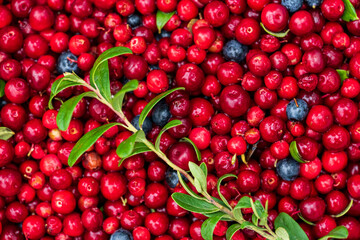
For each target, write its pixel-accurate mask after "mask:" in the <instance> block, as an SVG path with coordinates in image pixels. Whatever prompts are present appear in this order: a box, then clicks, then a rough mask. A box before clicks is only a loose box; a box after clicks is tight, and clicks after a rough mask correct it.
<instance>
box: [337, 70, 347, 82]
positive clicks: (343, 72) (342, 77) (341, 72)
mask: <svg viewBox="0 0 360 240" xmlns="http://www.w3.org/2000/svg"><path fill="white" fill-rule="evenodd" d="M336 71H337V73H338V74H339V76H340V80H341V83H343V82H344V80H345V79H348V78H349V71H346V70H344V69H336Z"/></svg>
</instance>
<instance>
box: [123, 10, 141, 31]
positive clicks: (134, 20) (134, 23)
mask: <svg viewBox="0 0 360 240" xmlns="http://www.w3.org/2000/svg"><path fill="white" fill-rule="evenodd" d="M127 24H129V26H130V27H131V28H136V27H138V26H140V25H141V24H142V20H141V16H140V15H139V14H136V13H134V14H131V15H130V16H129V17H128V19H127Z"/></svg>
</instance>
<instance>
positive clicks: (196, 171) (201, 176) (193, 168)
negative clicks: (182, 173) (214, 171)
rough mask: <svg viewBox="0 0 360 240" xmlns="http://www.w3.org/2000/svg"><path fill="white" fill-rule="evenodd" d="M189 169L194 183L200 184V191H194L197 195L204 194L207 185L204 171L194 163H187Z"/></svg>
mask: <svg viewBox="0 0 360 240" xmlns="http://www.w3.org/2000/svg"><path fill="white" fill-rule="evenodd" d="M189 169H190V172H191V174H192V175H193V176H194V178H195V183H196V181H198V183H199V184H200V189H198V188H196V190H197V191H198V192H199V193H202V192H206V191H207V183H206V176H205V173H204V171H203V170H202V169H201V168H200V167H199V166H198V165H197V164H196V163H193V162H189ZM195 187H196V186H195Z"/></svg>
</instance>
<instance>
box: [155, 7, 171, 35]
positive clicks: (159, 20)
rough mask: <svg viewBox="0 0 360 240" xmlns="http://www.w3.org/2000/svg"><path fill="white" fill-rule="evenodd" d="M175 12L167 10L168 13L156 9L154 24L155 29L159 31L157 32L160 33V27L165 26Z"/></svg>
mask: <svg viewBox="0 0 360 240" xmlns="http://www.w3.org/2000/svg"><path fill="white" fill-rule="evenodd" d="M174 14H175V11H174V12H169V13H165V12H162V11H160V10H158V11H157V13H156V26H157V29H158V31H159V33H161V29H162V28H163V27H164V26H165V24H166V23H167V22H168V21H169V20H170V18H171V17H172V16H173V15H174Z"/></svg>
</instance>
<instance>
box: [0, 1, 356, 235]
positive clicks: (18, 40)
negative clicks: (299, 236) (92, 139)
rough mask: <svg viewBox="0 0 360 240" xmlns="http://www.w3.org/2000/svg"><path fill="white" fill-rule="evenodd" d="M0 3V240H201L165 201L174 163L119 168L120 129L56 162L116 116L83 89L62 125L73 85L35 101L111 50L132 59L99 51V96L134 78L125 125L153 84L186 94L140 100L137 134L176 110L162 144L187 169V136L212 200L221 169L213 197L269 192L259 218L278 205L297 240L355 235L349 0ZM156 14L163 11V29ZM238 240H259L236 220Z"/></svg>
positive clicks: (129, 162)
mask: <svg viewBox="0 0 360 240" xmlns="http://www.w3.org/2000/svg"><path fill="white" fill-rule="evenodd" d="M0 4H1V5H0V79H2V80H3V81H2V80H0V96H2V97H1V99H0V113H1V115H0V126H2V127H6V128H8V129H10V130H11V131H13V132H14V133H15V134H14V136H13V137H11V138H10V139H8V140H0V240H10V239H11V240H22V239H30V240H33V239H41V240H52V239H53V240H70V239H73V240H80V239H84V240H103V239H104V240H105V239H109V238H110V237H111V240H120V239H121V240H130V239H134V240H150V239H155V240H172V239H181V240H190V239H193V240H202V239H203V238H202V236H201V233H200V228H201V224H202V223H203V221H204V220H205V219H206V217H204V216H203V215H201V214H196V213H189V212H188V211H186V210H184V209H182V208H181V207H180V206H179V205H177V204H176V203H175V202H174V200H173V199H172V198H171V197H170V195H171V193H173V192H181V193H186V191H185V190H184V188H183V187H182V186H181V184H179V179H178V177H177V175H176V172H174V171H172V170H171V169H169V167H168V166H167V165H166V164H165V163H164V162H163V161H161V159H159V158H158V157H157V156H156V155H155V154H154V153H152V152H147V153H144V154H138V155H135V156H133V157H130V158H128V159H126V160H125V161H124V162H123V164H122V165H120V166H119V165H118V163H119V161H120V158H119V157H118V156H117V154H116V147H117V146H118V145H119V144H120V143H121V142H123V141H124V140H125V139H127V138H128V137H130V136H131V135H132V133H131V132H129V131H127V130H126V129H124V128H122V127H120V126H115V127H112V128H111V129H109V130H108V131H107V132H105V134H103V136H102V137H100V138H99V139H98V140H97V141H96V143H95V144H94V145H93V146H92V147H91V148H90V149H89V150H88V151H87V152H86V153H85V154H84V155H83V156H82V157H81V158H80V159H79V160H78V161H77V163H76V165H75V166H73V167H69V165H68V157H69V154H70V152H71V151H72V149H73V147H74V145H75V143H76V142H77V141H78V140H79V139H80V138H81V137H82V136H83V135H84V134H85V133H87V132H89V131H91V130H93V129H95V128H97V127H99V126H101V125H102V124H105V123H109V122H122V120H121V119H120V118H119V117H118V116H116V115H115V113H114V112H113V111H111V109H110V108H109V107H107V106H106V105H104V104H103V103H102V102H100V101H99V100H97V99H91V98H84V99H82V100H81V101H80V102H79V103H78V104H77V105H76V107H75V111H74V113H73V116H72V117H73V118H72V120H71V122H70V126H69V128H68V129H67V130H66V131H60V130H59V129H58V126H57V123H56V116H57V112H58V109H59V108H60V106H61V104H62V102H63V101H65V100H66V99H69V98H70V97H72V96H75V95H79V94H81V93H83V92H84V91H87V89H85V88H84V87H82V86H75V87H72V88H68V89H66V90H63V91H62V92H60V93H59V94H58V95H57V96H56V97H55V101H53V104H54V109H49V108H48V102H49V97H50V93H51V86H52V83H54V81H55V80H56V79H59V78H60V77H62V76H63V75H62V74H63V73H64V72H72V71H73V72H75V73H77V74H78V75H79V76H81V77H83V78H84V80H85V81H87V82H89V72H90V70H91V68H92V66H93V64H94V62H95V59H96V57H97V56H99V55H100V54H101V53H103V52H104V51H106V50H108V49H110V48H112V47H114V46H125V47H128V48H130V49H131V50H132V52H133V53H134V54H133V55H128V56H119V57H114V58H111V59H110V60H109V62H108V67H109V70H110V76H109V77H110V80H111V85H110V87H111V93H112V94H113V95H114V94H116V93H117V92H118V91H119V90H120V89H121V88H122V86H123V84H125V83H126V82H128V81H129V80H132V79H137V80H139V81H140V82H139V86H138V88H137V89H136V90H134V91H133V92H132V93H128V94H126V97H125V101H124V104H123V112H124V114H125V116H126V117H127V119H129V121H133V122H135V123H136V121H138V118H136V116H138V115H140V113H141V112H142V110H143V109H144V107H145V106H146V105H147V103H148V102H149V101H150V100H151V99H153V98H154V97H156V96H157V95H158V94H160V93H162V92H164V91H166V90H168V89H171V88H174V87H184V88H185V91H176V92H174V93H172V94H170V95H169V96H168V97H167V98H166V101H163V102H161V105H159V106H158V108H155V109H154V110H153V112H152V119H151V118H149V119H148V122H147V125H146V126H147V127H146V128H147V129H145V124H144V131H145V132H147V138H148V139H149V140H150V141H152V142H155V139H156V137H157V136H158V135H159V133H160V131H161V128H162V127H163V126H164V125H165V124H166V123H167V122H169V121H171V120H174V119H178V120H181V122H182V125H180V126H177V127H174V128H171V129H169V130H168V131H167V132H165V133H163V135H162V137H161V142H160V149H161V151H163V152H164V153H166V155H167V156H168V158H169V159H170V160H171V161H172V162H173V163H175V164H176V165H178V166H179V167H181V168H183V169H185V170H189V167H188V163H189V162H195V163H200V162H198V161H197V155H196V151H195V150H194V148H193V146H192V145H191V144H190V143H188V142H180V141H179V139H181V138H184V137H188V138H189V139H190V140H191V141H192V142H193V143H194V144H195V145H196V147H197V148H198V149H199V150H200V152H201V162H204V163H205V164H206V166H207V168H208V173H209V175H208V177H207V188H208V192H209V193H210V194H211V195H212V196H214V197H219V194H218V192H217V189H216V185H217V181H218V178H219V177H221V176H223V175H224V174H228V173H232V174H236V175H237V176H238V179H237V180H231V181H228V182H226V184H225V185H224V186H221V188H220V191H221V193H222V194H223V196H224V197H225V198H226V199H227V200H228V201H229V203H230V205H232V206H235V205H236V203H237V202H238V200H239V198H240V197H242V196H249V197H251V198H252V199H254V200H260V202H261V203H263V204H264V206H265V202H266V201H267V202H268V209H269V217H268V221H269V225H270V227H273V222H274V219H275V218H276V216H277V215H278V214H279V212H285V213H287V214H289V215H291V216H292V217H293V218H294V219H295V220H297V221H298V223H299V224H300V226H301V227H302V228H303V230H304V231H305V233H306V234H307V235H308V237H309V239H318V238H321V237H323V236H325V235H327V234H328V233H329V232H330V231H331V230H332V229H334V228H335V227H336V226H340V225H342V226H345V227H346V228H347V229H348V232H349V236H348V239H354V240H355V239H360V221H359V217H360V119H359V118H360V117H359V111H360V104H359V101H360V83H359V79H360V20H357V17H356V14H358V16H359V17H360V0H350V1H349V0H323V1H322V0H305V1H303V0H281V1H280V0H225V1H221V0H213V1H210V0H158V1H155V0H134V1H133V0H0ZM349 4H350V6H349ZM354 9H355V10H356V12H355V10H354ZM352 11H353V12H352ZM157 12H158V13H159V12H160V13H161V14H163V15H166V14H171V15H169V16H171V17H169V20H167V21H166V24H165V23H164V24H165V25H164V26H163V27H162V26H161V27H162V29H158V28H159V24H158V22H159V18H160V15H161V14H159V15H157V14H156V13H157ZM351 14H352V15H351ZM354 14H355V16H354ZM349 16H350V18H351V19H349ZM351 16H352V17H351ZM0 137H2V132H0ZM234 155H236V156H234ZM192 187H193V186H192ZM193 189H195V188H194V187H193ZM243 214H244V217H245V218H247V219H249V218H251V215H252V210H251V209H248V211H243ZM228 226H229V224H228V222H226V221H220V222H219V223H218V224H217V225H216V228H215V231H214V239H215V240H224V239H225V233H226V230H227V228H228ZM118 229H120V230H118ZM242 239H263V238H262V237H261V236H259V235H258V234H256V232H254V231H252V230H248V229H244V230H241V231H238V232H237V233H236V234H235V235H234V237H233V240H242Z"/></svg>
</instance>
